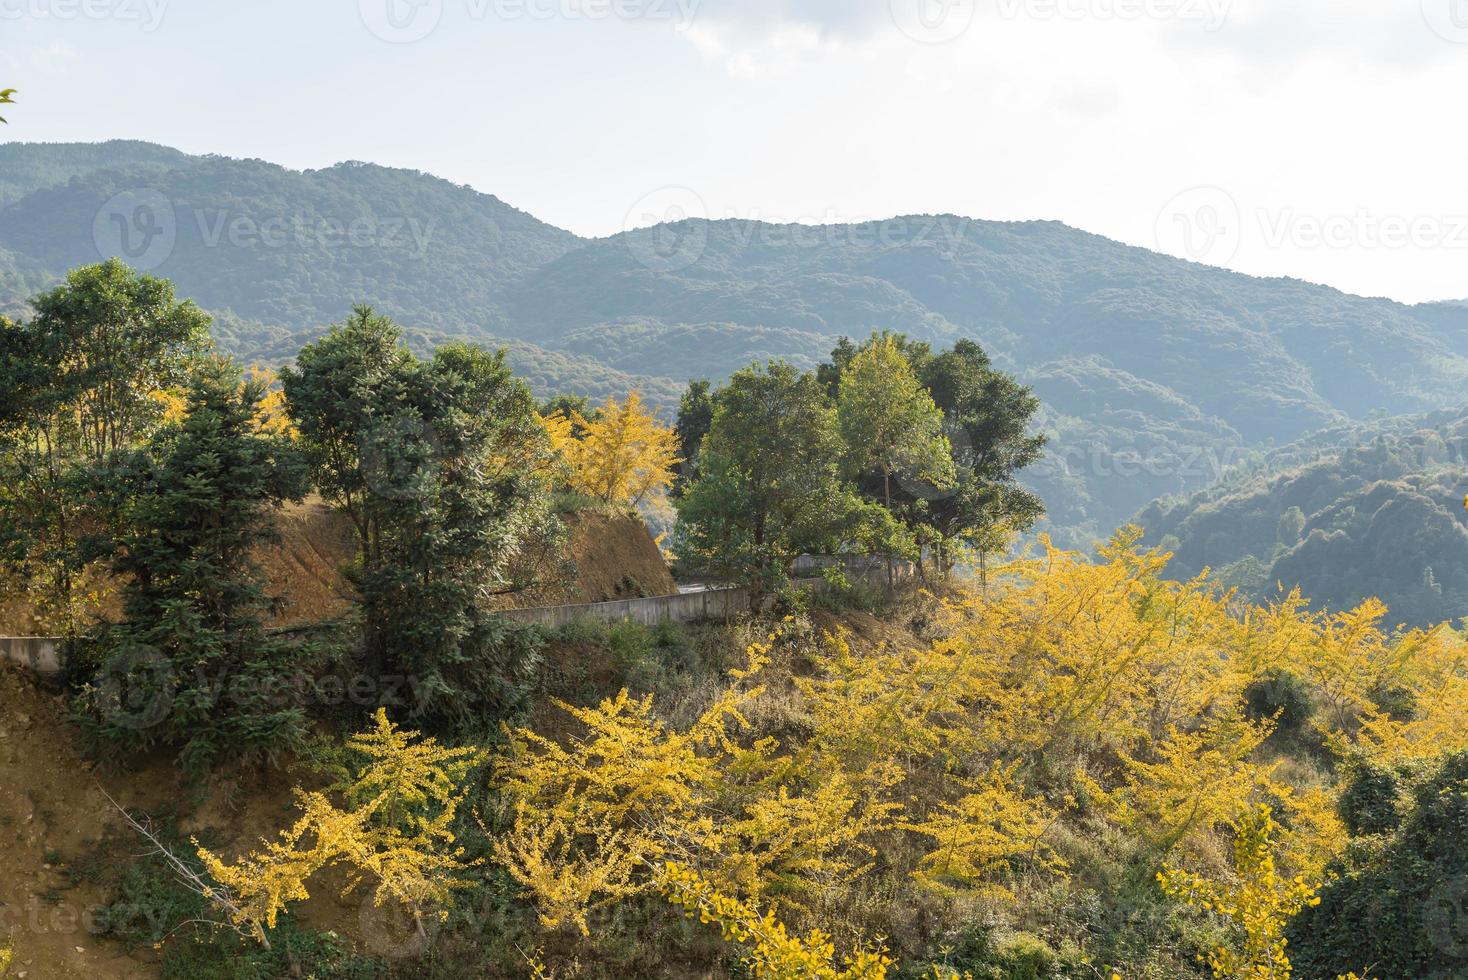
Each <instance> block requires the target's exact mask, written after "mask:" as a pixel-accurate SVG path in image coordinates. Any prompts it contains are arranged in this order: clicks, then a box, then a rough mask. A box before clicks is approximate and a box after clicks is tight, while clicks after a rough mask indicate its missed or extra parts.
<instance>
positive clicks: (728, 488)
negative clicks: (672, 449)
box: [676, 361, 896, 606]
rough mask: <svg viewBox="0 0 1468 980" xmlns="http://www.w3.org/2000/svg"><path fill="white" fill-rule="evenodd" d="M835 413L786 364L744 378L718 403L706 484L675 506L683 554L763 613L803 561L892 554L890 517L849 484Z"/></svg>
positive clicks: (705, 463)
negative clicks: (881, 551) (733, 585)
mask: <svg viewBox="0 0 1468 980" xmlns="http://www.w3.org/2000/svg"><path fill="white" fill-rule="evenodd" d="M841 455H842V442H841V436H840V433H839V431H838V429H837V426H836V411H835V408H834V407H833V406H832V405H831V402H830V399H829V398H827V396H826V392H825V390H824V388H823V387H822V385H821V383H820V382H819V381H817V380H816V378H815V377H814V376H813V375H810V374H801V373H799V372H797V371H796V370H795V369H794V368H793V367H791V366H790V365H789V364H787V363H785V362H784V361H772V362H770V363H769V365H767V366H765V367H759V366H754V367H749V368H746V369H744V370H742V371H740V372H738V373H736V374H735V375H734V376H733V377H732V378H731V379H730V380H729V383H728V384H727V385H725V386H724V387H723V388H721V389H720V390H719V391H718V393H717V394H716V395H715V397H714V411H713V418H712V421H711V423H710V425H709V430H708V435H707V436H706V437H705V438H704V439H703V446H702V450H701V452H700V461H699V467H698V478H697V479H696V480H695V481H694V482H693V483H692V484H690V485H689V486H688V487H687V488H686V489H685V491H684V493H683V495H682V496H681V497H680V498H679V500H678V502H677V507H678V529H677V532H676V534H677V541H678V551H679V553H680V554H681V555H683V556H685V557H686V558H688V559H689V560H690V561H691V562H692V563H694V564H695V565H698V566H701V567H702V568H704V569H705V570H707V571H710V572H712V573H714V574H718V575H721V576H724V577H727V578H729V579H731V580H733V581H736V582H738V583H740V584H743V585H746V586H748V587H749V588H750V590H751V597H752V601H753V603H754V604H755V605H756V606H758V604H759V603H760V602H761V601H762V599H763V597H764V596H765V595H766V594H768V593H769V592H770V591H771V590H774V589H777V588H779V587H780V586H781V585H782V584H784V583H785V582H786V581H787V580H788V577H789V572H790V567H791V564H792V563H793V562H794V560H795V559H796V558H798V557H799V556H801V555H802V554H808V553H810V554H836V553H840V552H843V551H849V550H851V549H852V547H853V546H856V547H860V548H871V547H877V546H884V545H885V544H886V543H887V542H888V540H889V539H890V538H891V537H892V536H893V535H894V534H895V533H896V526H895V522H893V521H892V520H891V518H890V515H888V514H887V513H886V512H885V511H883V510H882V509H881V508H879V507H872V506H870V505H867V504H865V503H863V501H862V500H861V499H860V498H859V497H858V496H857V495H856V493H855V492H854V491H853V489H852V488H851V486H850V485H849V484H848V483H847V482H846V481H845V480H844V479H843V477H842V474H841V468H840V461H841Z"/></svg>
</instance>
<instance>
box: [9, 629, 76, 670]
mask: <svg viewBox="0 0 1468 980" xmlns="http://www.w3.org/2000/svg"><path fill="white" fill-rule="evenodd" d="M60 650H61V640H60V639H59V638H57V637H54V636H0V660H8V661H10V662H11V663H13V664H19V665H20V666H22V667H29V668H30V669H31V670H34V671H35V672H36V673H38V674H56V673H60V671H61V653H60Z"/></svg>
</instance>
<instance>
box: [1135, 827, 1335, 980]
mask: <svg viewBox="0 0 1468 980" xmlns="http://www.w3.org/2000/svg"><path fill="white" fill-rule="evenodd" d="M1234 829H1235V836H1234V868H1235V871H1236V873H1237V875H1238V880H1237V881H1236V882H1230V883H1219V882H1215V881H1210V880H1208V879H1206V878H1203V877H1201V876H1199V875H1195V874H1191V873H1189V872H1186V871H1178V870H1175V869H1170V868H1169V869H1164V870H1163V871H1162V872H1161V873H1159V874H1158V876H1157V880H1158V883H1159V884H1161V886H1162V890H1163V891H1164V892H1165V893H1166V894H1168V895H1171V896H1173V897H1174V898H1179V899H1182V900H1183V901H1185V902H1186V903H1188V904H1189V905H1192V906H1194V907H1196V908H1201V909H1205V910H1207V911H1210V912H1214V913H1216V914H1218V915H1221V916H1223V917H1225V918H1227V919H1228V920H1229V921H1230V922H1231V924H1232V927H1233V930H1234V932H1235V934H1236V938H1237V945H1236V947H1230V946H1220V947H1218V948H1217V949H1215V950H1213V951H1212V952H1211V953H1209V954H1208V965H1209V966H1210V967H1212V969H1213V976H1214V977H1215V978H1216V980H1289V977H1290V974H1291V973H1292V968H1291V966H1290V960H1289V957H1288V956H1286V955H1285V938H1284V930H1285V927H1286V926H1287V925H1289V921H1290V920H1291V919H1292V918H1294V917H1295V916H1296V915H1297V914H1299V912H1300V911H1301V910H1302V909H1304V908H1306V907H1308V906H1313V905H1319V904H1320V899H1319V898H1318V897H1317V896H1316V890H1317V886H1316V885H1313V884H1310V883H1308V882H1307V881H1306V880H1305V879H1304V877H1303V876H1298V877H1295V878H1293V879H1286V878H1284V877H1283V876H1281V875H1280V874H1279V872H1278V870H1277V869H1276V867H1275V860H1274V847H1275V843H1276V838H1277V836H1278V833H1279V827H1278V826H1277V825H1276V824H1275V822H1274V818H1273V815H1272V813H1271V811H1270V809H1269V807H1267V806H1259V807H1255V808H1252V809H1251V810H1250V811H1249V812H1248V813H1247V814H1246V815H1245V816H1243V817H1242V818H1240V820H1239V821H1238V822H1237V823H1236V824H1235V827H1234Z"/></svg>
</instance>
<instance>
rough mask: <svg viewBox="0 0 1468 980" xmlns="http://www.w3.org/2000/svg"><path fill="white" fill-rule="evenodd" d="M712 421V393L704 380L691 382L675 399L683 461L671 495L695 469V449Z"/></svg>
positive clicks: (693, 474)
mask: <svg viewBox="0 0 1468 980" xmlns="http://www.w3.org/2000/svg"><path fill="white" fill-rule="evenodd" d="M713 421H714V395H713V389H712V386H711V385H710V384H709V382H708V381H707V380H706V379H701V380H697V381H690V382H689V383H688V390H687V391H685V392H684V393H683V397H682V398H681V399H679V401H678V420H677V423H676V424H675V425H674V427H673V428H674V432H676V433H677V436H678V447H679V450H680V451H681V452H682V454H683V462H682V464H681V465H680V466H679V468H678V475H677V477H676V479H674V481H673V489H672V496H674V497H677V496H678V495H679V494H681V493H682V492H683V488H684V487H685V486H687V485H688V483H689V482H690V481H691V480H692V479H693V478H694V476H695V475H696V474H697V472H698V451H699V449H700V448H702V446H703V440H704V437H705V436H706V435H708V431H709V426H710V425H712V424H713Z"/></svg>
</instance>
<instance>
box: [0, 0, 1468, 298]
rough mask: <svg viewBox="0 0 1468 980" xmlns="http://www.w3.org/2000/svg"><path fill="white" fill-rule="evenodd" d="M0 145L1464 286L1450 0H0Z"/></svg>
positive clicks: (1465, 140)
mask: <svg viewBox="0 0 1468 980" xmlns="http://www.w3.org/2000/svg"><path fill="white" fill-rule="evenodd" d="M6 87H13V88H16V89H18V90H19V94H18V96H17V104H16V105H14V106H7V107H6V111H5V112H4V113H3V115H5V116H6V117H7V118H8V119H9V120H10V125H9V126H7V127H3V128H0V138H3V139H5V140H7V141H9V140H23V141H24V140H41V141H71V140H84V141H92V140H102V139H111V138H128V139H144V140H151V141H155V142H159V143H164V144H168V145H171V146H176V147H178V148H180V149H183V150H186V151H189V152H196V153H206V152H207V153H220V154H225V155H229V156H240V157H255V158H261V159H265V160H270V161H273V162H276V163H280V164H284V165H286V166H290V167H295V168H314V167H323V166H329V165H331V164H333V163H336V162H339V161H342V160H368V161H372V162H376V163H382V164H386V165H391V166H401V167H410V168H414V169H418V170H424V171H427V172H430V173H433V174H437V175H439V176H442V177H445V178H448V179H450V180H453V181H455V182H458V183H465V184H469V185H472V186H473V187H475V188H477V189H479V190H482V191H485V192H488V193H492V194H495V195H497V196H498V197H500V198H502V199H503V200H505V201H507V202H509V203H510V204H512V205H514V206H516V207H518V208H521V209H523V210H526V211H529V212H530V213H532V214H534V215H536V216H537V217H539V218H541V219H542V220H545V221H548V222H550V223H552V224H555V225H558V226H560V227H563V228H567V229H570V230H572V231H575V232H577V233H579V234H582V235H592V236H600V235H609V234H614V233H616V232H618V231H621V230H623V229H624V228H627V227H635V226H640V225H645V224H649V223H652V222H653V221H656V220H661V219H663V218H667V217H679V216H683V215H693V216H707V217H711V218H737V219H742V220H770V221H799V222H844V221H858V220H867V219H873V218H883V217H889V216H892V215H898V214H914V213H955V214H960V215H964V216H968V217H974V218H986V219H996V220H1029V219H1053V220H1059V221H1063V222H1065V223H1067V224H1069V225H1073V226H1075V227H1078V228H1082V229H1085V230H1087V231H1091V232H1095V233H1097V234H1100V235H1105V236H1107V237H1109V238H1114V239H1117V240H1120V241H1123V242H1127V243H1129V244H1134V245H1139V246H1143V247H1146V248H1152V249H1156V250H1158V251H1163V252H1168V253H1170V254H1174V255H1178V256H1180V257H1183V258H1190V259H1194V260H1196V261H1202V262H1207V263H1208V264H1211V265H1219V266H1226V267H1228V268H1231V269H1235V270H1238V271H1241V272H1247V273H1250V274H1254V275H1270V276H1294V277H1297V278H1301V279H1306V280H1309V281H1312V282H1319V283H1325V284H1328V285H1332V286H1335V287H1337V288H1340V289H1342V290H1345V291H1348V292H1352V293H1358V294H1362V295H1372V296H1378V295H1379V296H1390V297H1392V298H1395V299H1399V300H1402V301H1406V302H1420V301H1426V300H1436V299H1462V298H1468V127H1465V126H1464V124H1463V110H1462V106H1463V103H1464V96H1465V94H1468V0H247V2H242V0H0V88H6Z"/></svg>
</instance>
